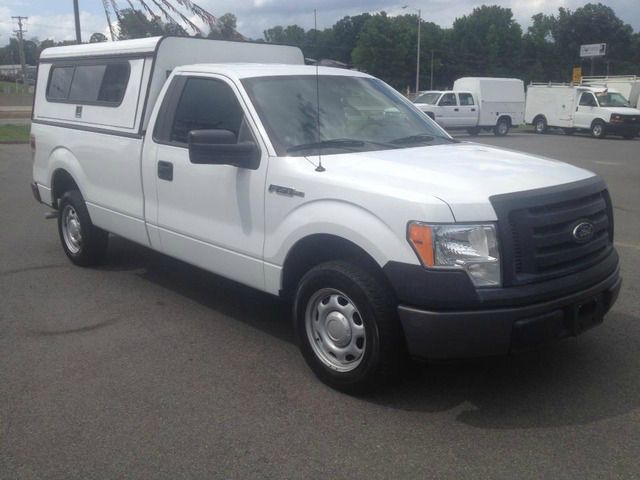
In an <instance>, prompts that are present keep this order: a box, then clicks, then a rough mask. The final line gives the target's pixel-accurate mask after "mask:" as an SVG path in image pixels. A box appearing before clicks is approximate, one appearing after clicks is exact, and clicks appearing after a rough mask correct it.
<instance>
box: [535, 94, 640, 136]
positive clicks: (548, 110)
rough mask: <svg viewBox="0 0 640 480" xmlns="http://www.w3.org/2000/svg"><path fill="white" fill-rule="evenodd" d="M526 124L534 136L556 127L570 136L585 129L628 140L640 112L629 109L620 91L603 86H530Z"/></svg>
mask: <svg viewBox="0 0 640 480" xmlns="http://www.w3.org/2000/svg"><path fill="white" fill-rule="evenodd" d="M525 121H526V122H527V123H528V124H532V125H534V127H535V131H536V133H545V132H546V131H547V129H548V128H549V127H557V128H562V129H563V130H564V132H565V133H566V134H569V135H570V134H572V133H574V132H575V131H580V130H584V131H590V132H591V135H592V136H594V137H596V138H604V137H605V136H606V135H607V134H614V135H621V136H623V137H624V138H627V139H631V138H633V137H635V136H636V135H637V134H638V131H639V130H640V110H637V109H635V108H631V107H629V105H628V102H627V100H626V99H625V98H624V96H623V95H622V94H621V93H620V92H618V91H616V90H613V89H609V88H606V87H603V86H597V87H596V86H586V85H573V84H566V83H532V84H530V85H529V88H528V89H527V104H526V109H525Z"/></svg>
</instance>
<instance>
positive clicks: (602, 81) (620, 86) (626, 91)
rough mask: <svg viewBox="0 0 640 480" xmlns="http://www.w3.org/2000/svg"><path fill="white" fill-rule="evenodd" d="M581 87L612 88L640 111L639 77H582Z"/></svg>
mask: <svg viewBox="0 0 640 480" xmlns="http://www.w3.org/2000/svg"><path fill="white" fill-rule="evenodd" d="M580 84H581V85H586V86H595V87H606V88H613V89H615V90H617V91H618V92H620V93H621V94H622V95H623V96H624V97H625V98H626V99H627V100H628V101H629V104H630V105H631V106H632V107H634V108H638V109H640V77H638V76H637V75H611V76H605V77H582V80H581V81H580Z"/></svg>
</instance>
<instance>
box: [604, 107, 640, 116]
mask: <svg viewBox="0 0 640 480" xmlns="http://www.w3.org/2000/svg"><path fill="white" fill-rule="evenodd" d="M602 108H606V109H607V111H608V112H611V113H617V114H619V115H638V116H639V117H640V110H638V109H637V108H633V107H602Z"/></svg>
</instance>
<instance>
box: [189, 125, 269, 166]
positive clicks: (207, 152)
mask: <svg viewBox="0 0 640 480" xmlns="http://www.w3.org/2000/svg"><path fill="white" fill-rule="evenodd" d="M188 142H189V160H190V161H191V163H196V164H204V165H233V166H234V167H240V168H248V169H250V170H256V169H257V168H258V165H259V163H260V150H259V149H258V146H257V145H256V144H255V142H240V143H238V141H237V138H236V135H235V134H234V133H233V132H231V131H229V130H220V129H216V130H191V131H190V132H189V136H188Z"/></svg>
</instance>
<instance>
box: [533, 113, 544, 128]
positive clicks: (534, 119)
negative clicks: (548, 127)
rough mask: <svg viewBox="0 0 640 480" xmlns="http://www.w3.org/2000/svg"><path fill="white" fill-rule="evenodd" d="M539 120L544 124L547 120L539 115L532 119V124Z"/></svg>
mask: <svg viewBox="0 0 640 480" xmlns="http://www.w3.org/2000/svg"><path fill="white" fill-rule="evenodd" d="M540 119H542V120H544V121H545V122H546V121H547V118H546V117H545V116H544V115H542V114H540V115H536V116H535V117H533V124H534V125H535V123H536V122H537V121H538V120H540Z"/></svg>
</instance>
